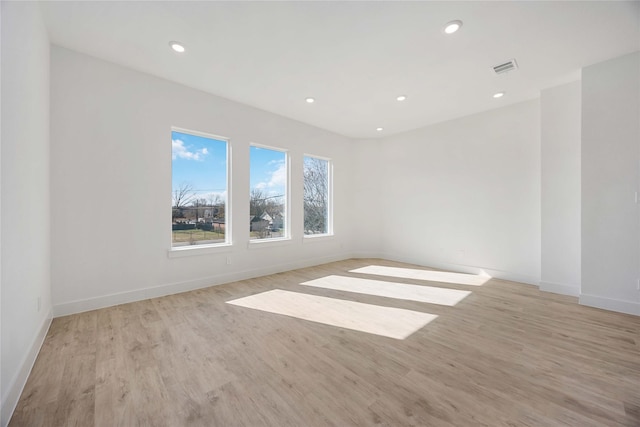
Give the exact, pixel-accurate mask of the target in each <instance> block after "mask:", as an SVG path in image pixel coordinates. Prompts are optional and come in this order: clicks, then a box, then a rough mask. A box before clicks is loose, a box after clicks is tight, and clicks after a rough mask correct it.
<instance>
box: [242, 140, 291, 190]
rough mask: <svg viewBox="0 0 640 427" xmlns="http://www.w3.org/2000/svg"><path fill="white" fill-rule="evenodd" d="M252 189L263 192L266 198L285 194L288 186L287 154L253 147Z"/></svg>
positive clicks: (251, 151) (251, 154) (251, 152)
mask: <svg viewBox="0 0 640 427" xmlns="http://www.w3.org/2000/svg"><path fill="white" fill-rule="evenodd" d="M250 156H251V162H250V163H251V172H250V173H251V176H250V184H249V185H250V186H251V189H254V188H258V189H260V190H262V192H263V193H264V195H265V196H267V197H268V196H279V195H284V194H285V186H286V184H287V165H286V161H285V159H286V154H285V153H284V152H283V151H277V150H270V149H267V148H261V147H255V146H251V150H250Z"/></svg>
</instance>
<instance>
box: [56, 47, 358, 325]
mask: <svg viewBox="0 0 640 427" xmlns="http://www.w3.org/2000/svg"><path fill="white" fill-rule="evenodd" d="M51 87H52V91H51V120H52V121H51V123H52V126H51V146H52V157H51V163H52V171H51V177H52V181H51V188H52V242H53V243H52V244H53V253H52V265H53V268H52V287H53V303H54V312H55V314H56V315H60V314H64V313H72V312H77V311H82V310H87V309H91V308H96V307H102V306H105V305H111V304H116V303H120V302H124V301H131V300H135V299H140V298H147V297H150V296H155V295H161V294H166V293H173V292H177V291H181V290H187V289H192V288H196V287H203V286H207V285H212V284H216V283H221V282H227V281H233V280H237V279H241V278H246V277H253V276H258V275H262V274H266V273H271V272H276V271H283V270H287V269H291V268H296V267H299V266H305V265H312V264H319V263H322V262H325V261H331V260H336V259H342V258H345V257H348V256H349V253H350V251H351V248H350V247H349V244H350V242H351V237H350V229H349V224H350V223H351V217H350V215H351V210H350V207H351V204H350V203H351V200H350V189H351V176H352V175H351V170H350V164H349V163H350V160H351V146H350V143H351V141H350V140H349V139H347V138H345V137H341V136H337V135H335V134H332V133H329V132H327V131H323V130H320V129H317V128H313V127H310V126H308V125H304V124H302V123H299V122H296V121H293V120H289V119H285V118H283V117H280V116H276V115H274V114H271V113H267V112H264V111H260V110H257V109H254V108H251V107H248V106H245V105H241V104H238V103H235V102H231V101H228V100H225V99H222V98H218V97H215V96H212V95H208V94H205V93H203V92H199V91H196V90H193V89H189V88H186V87H184V86H181V85H178V84H174V83H171V82H168V81H165V80H162V79H159V78H156V77H152V76H149V75H146V74H142V73H139V72H135V71H132V70H130V69H126V68H123V67H120V66H117V65H114V64H110V63H107V62H104V61H101V60H97V59H94V58H91V57H88V56H85V55H82V54H79V53H75V52H72V51H69V50H65V49H62V48H59V47H55V46H54V47H52V54H51ZM302 107H304V105H303V106H302ZM171 126H176V127H180V128H185V129H192V130H197V131H201V132H207V133H211V134H214V135H221V136H224V137H228V138H230V144H231V148H232V159H233V160H232V185H233V189H232V192H233V194H232V196H231V197H232V199H233V201H232V203H231V207H232V221H233V232H232V239H233V247H232V249H231V250H230V252H225V251H220V252H216V253H214V254H206V255H200V256H188V257H178V258H169V257H168V256H167V251H168V249H169V246H170V224H171V209H170V205H171V198H170V197H171V194H170V193H171V149H170V142H171ZM252 142H254V143H259V144H265V145H269V146H274V147H281V148H284V149H288V150H289V153H290V155H291V159H292V161H291V174H292V176H291V182H292V188H291V201H292V204H291V215H292V217H291V227H292V240H291V242H288V243H286V244H281V243H280V244H261V245H255V246H259V248H251V249H248V241H249V231H248V220H247V218H248V217H249V200H248V197H249V196H248V194H249V168H248V164H249V144H250V143H252ZM305 153H306V154H315V155H319V156H324V157H329V158H331V159H332V160H333V162H334V183H335V194H334V205H335V207H334V213H335V217H334V230H335V235H336V237H335V238H333V239H313V240H311V241H310V239H307V241H305V242H304V243H303V237H302V228H303V227H302V222H303V212H302V191H303V187H302V156H303V154H305ZM227 257H230V258H231V262H232V263H231V265H227V264H226V259H227Z"/></svg>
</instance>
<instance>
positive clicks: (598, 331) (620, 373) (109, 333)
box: [10, 259, 640, 427]
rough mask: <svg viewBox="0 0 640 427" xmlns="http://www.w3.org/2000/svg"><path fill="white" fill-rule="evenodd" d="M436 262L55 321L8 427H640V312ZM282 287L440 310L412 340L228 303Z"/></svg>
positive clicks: (347, 268)
mask: <svg viewBox="0 0 640 427" xmlns="http://www.w3.org/2000/svg"><path fill="white" fill-rule="evenodd" d="M369 266H380V267H394V268H401V269H404V270H395V271H401V272H402V274H400V275H399V276H403V277H393V276H391V275H375V274H367V273H366V272H367V271H374V272H378V273H379V272H385V273H386V274H391V273H392V272H393V271H394V269H393V268H391V269H389V268H373V269H371V268H365V267H369ZM407 269H408V270H407ZM352 270H355V272H351V271H352ZM411 270H416V273H415V274H413V273H412V272H411ZM429 271H430V270H429V269H426V268H423V267H416V266H412V265H408V264H403V263H397V262H393V261H388V260H378V259H353V260H346V261H341V262H336V263H330V264H325V265H321V266H317V267H311V268H305V269H300V270H295V271H290V272H285V273H279V274H275V275H272V276H266V277H260V278H255V279H250V280H244V281H241V282H235V283H229V284H226V285H220V286H215V287H211V288H205V289H200V290H196V291H192V292H187V293H183V294H177V295H171V296H166V297H162V298H154V299H151V300H147V301H140V302H136V303H132V304H124V305H120V306H116V307H110V308H106V309H102V310H96V311H91V312H87V313H81V314H77V315H73V316H67V317H61V318H57V319H54V321H53V322H52V325H51V328H50V330H49V332H48V334H47V337H46V339H45V342H44V344H43V347H42V349H41V351H40V354H39V355H38V358H37V360H36V363H35V366H34V367H33V370H32V372H31V375H30V377H29V380H28V382H27V385H26V386H25V389H24V391H23V394H22V396H21V398H20V401H19V403H18V406H17V408H16V411H15V412H14V414H13V418H12V419H11V422H10V426H12V427H17V426H29V427H32V426H33V427H38V426H123V427H129V426H224V427H228V426H248V427H255V426H277V427H286V426H304V427H315V426H318V427H324V426H337V427H343V426H393V427H397V426H434V427H440V426H442V427H450V426H455V427H465V426H469V427H476V426H487V427H501V426H505V427H520V426H523V427H526V426H530V427H538V426H546V427H556V426H558V427H560V426H565V427H566V426H577V427H578V426H579V427H596V426H611V427H615V426H624V427H640V317H637V316H630V315H624V314H620V313H613V312H608V311H604V310H599V309H594V308H590V307H584V306H580V305H578V304H577V301H576V299H575V298H573V297H567V296H562V295H555V294H551V293H545V292H541V291H539V290H538V289H537V288H536V287H534V286H529V285H523V284H519V283H514V282H509V281H504V280H498V279H490V280H488V281H486V282H485V283H484V284H481V283H482V282H483V281H484V280H485V279H484V278H475V277H465V276H460V275H456V274H449V275H442V274H430V273H428V272H429ZM326 277H330V280H331V282H332V286H331V288H332V289H328V288H324V287H314V286H308V285H307V286H305V285H301V284H302V283H305V282H307V283H308V282H310V281H314V280H315V281H320V282H322V281H323V280H325V279H323V278H326ZM340 277H348V278H352V280H345V281H344V282H341V281H340V280H341V279H340ZM424 278H436V279H437V278H443V281H437V280H433V281H431V280H423V279H424ZM456 278H458V279H459V280H456ZM353 279H357V280H353ZM363 279H367V281H366V282H363V281H362V280H363ZM445 279H446V280H445ZM325 281H326V280H325ZM369 281H379V282H380V283H379V284H376V283H372V282H369ZM316 283H317V282H316ZM349 283H367V284H368V285H367V286H369V284H370V285H371V288H372V289H377V290H378V291H376V292H372V293H374V294H375V295H372V294H369V293H367V292H366V288H365V287H363V286H360V287H359V288H358V289H357V291H358V292H360V293H356V292H350V289H349ZM394 283H396V284H403V285H410V286H401V292H399V293H398V294H397V295H399V297H398V298H393V296H394V295H395V292H394V290H393V284H394ZM416 286H418V287H419V286H424V287H425V288H424V289H423V290H420V289H418V291H419V292H418V293H419V294H420V295H422V294H425V292H428V294H429V299H426V298H420V297H417V298H415V299H417V300H418V301H414V300H412V298H411V297H412V296H411V295H410V290H411V289H417V288H416ZM426 287H429V288H426ZM380 289H383V290H384V292H381V291H380ZM399 289H400V288H399ZM438 289H442V290H446V291H443V292H442V294H443V297H445V296H446V295H451V294H456V293H458V294H459V293H460V291H463V293H466V292H470V293H469V294H468V295H467V296H466V297H464V298H463V299H459V300H455V301H453V300H451V299H448V300H447V301H450V303H451V304H452V305H442V304H437V302H440V301H441V300H440V299H439V298H438ZM272 290H281V291H287V292H295V293H298V294H303V295H313V296H320V297H324V298H332V299H339V300H344V301H352V302H357V303H361V304H371V305H375V306H382V307H390V308H395V309H402V310H410V311H412V312H418V313H429V314H433V315H437V316H438V317H437V318H435V319H434V320H432V321H431V322H430V323H428V324H426V325H425V326H424V327H422V328H421V329H419V330H417V331H416V332H414V333H413V334H411V335H409V336H408V337H407V338H405V339H403V340H400V339H393V338H387V337H384V336H379V335H375V334H371V333H365V332H361V331H357V330H351V329H345V328H340V327H336V326H330V325H327V324H322V323H314V322H309V321H305V320H301V319H298V318H295V317H292V316H284V315H279V314H274V313H270V312H268V311H262V310H256V309H250V308H246V307H238V306H234V305H231V304H228V303H227V302H229V301H232V300H237V299H239V298H243V297H248V296H251V295H257V294H261V293H263V292H268V291H272ZM354 290H356V289H354ZM425 295H426V294H425ZM291 312H292V313H294V312H295V310H294V311H291Z"/></svg>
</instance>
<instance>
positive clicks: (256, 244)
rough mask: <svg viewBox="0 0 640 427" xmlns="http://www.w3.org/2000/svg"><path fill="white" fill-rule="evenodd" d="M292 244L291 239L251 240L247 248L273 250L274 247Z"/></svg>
mask: <svg viewBox="0 0 640 427" xmlns="http://www.w3.org/2000/svg"><path fill="white" fill-rule="evenodd" d="M289 244H291V237H279V238H275V239H255V240H249V243H248V244H247V248H249V249H259V248H271V247H274V246H285V245H289Z"/></svg>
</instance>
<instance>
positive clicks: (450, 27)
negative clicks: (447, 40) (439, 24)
mask: <svg viewBox="0 0 640 427" xmlns="http://www.w3.org/2000/svg"><path fill="white" fill-rule="evenodd" d="M460 27H462V21H458V20H456V21H451V22H447V25H445V26H444V32H445V33H447V34H453V33H455V32H456V31H458V30H459V29H460Z"/></svg>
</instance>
